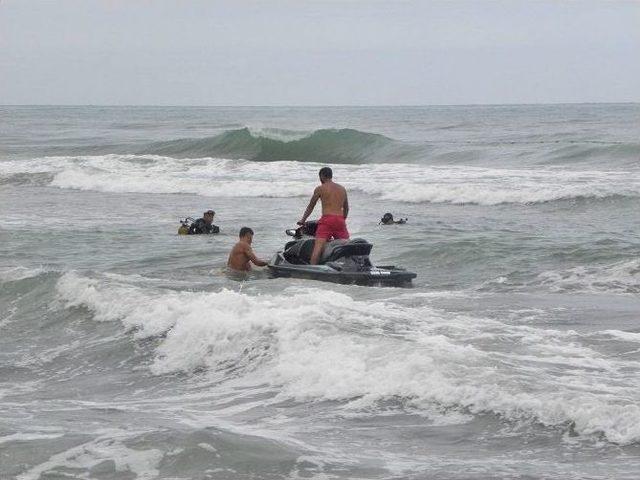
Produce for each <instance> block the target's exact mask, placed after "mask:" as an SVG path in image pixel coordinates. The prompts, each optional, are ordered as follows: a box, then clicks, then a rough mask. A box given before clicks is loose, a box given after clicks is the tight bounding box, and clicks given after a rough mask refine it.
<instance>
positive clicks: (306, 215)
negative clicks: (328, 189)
mask: <svg viewBox="0 0 640 480" xmlns="http://www.w3.org/2000/svg"><path fill="white" fill-rule="evenodd" d="M319 198H320V187H316V189H315V190H314V191H313V195H312V196H311V200H310V201H309V205H307V209H306V210H305V211H304V215H302V218H301V219H300V221H299V222H298V225H303V224H304V222H306V221H307V218H309V215H311V214H312V213H313V209H314V208H316V203H318V199H319Z"/></svg>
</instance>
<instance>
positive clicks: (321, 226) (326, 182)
mask: <svg viewBox="0 0 640 480" xmlns="http://www.w3.org/2000/svg"><path fill="white" fill-rule="evenodd" d="M319 175H320V185H319V186H317V187H316V189H315V190H314V191H313V196H312V197H311V201H310V202H309V205H308V206H307V209H306V210H305V211H304V215H303V216H302V218H301V219H300V221H299V222H298V225H304V222H305V221H306V220H307V218H308V217H309V215H311V214H312V213H313V209H314V208H315V206H316V203H317V202H318V199H320V201H321V203H322V217H320V220H319V221H318V228H317V229H316V241H315V244H314V245H313V253H312V254H311V265H317V264H318V259H319V258H320V255H321V254H322V250H323V249H324V244H325V243H327V241H328V240H329V239H331V238H334V239H345V240H348V239H349V232H348V230H347V223H346V220H347V215H349V200H348V199H347V190H346V189H345V188H344V187H343V186H342V185H340V184H338V183H335V182H334V181H333V171H332V170H331V169H330V168H329V167H323V168H321V169H320V173H319Z"/></svg>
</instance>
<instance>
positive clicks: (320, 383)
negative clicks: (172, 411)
mask: <svg viewBox="0 0 640 480" xmlns="http://www.w3.org/2000/svg"><path fill="white" fill-rule="evenodd" d="M58 291H59V294H60V296H61V297H62V299H63V300H64V301H65V302H66V303H67V305H69V306H83V307H85V308H88V309H90V310H91V311H93V312H94V317H95V318H96V319H97V320H101V321H104V320H111V321H115V320H119V321H121V322H123V324H125V325H127V326H128V327H129V328H135V329H136V331H137V332H138V333H136V335H138V336H140V335H142V336H144V335H150V334H154V333H156V334H157V333H162V332H166V335H165V336H164V337H163V338H162V340H161V341H160V343H159V345H158V347H157V350H156V358H155V361H154V364H153V366H152V371H153V373H155V374H158V375H162V374H165V373H170V372H174V371H185V372H190V371H193V370H195V369H199V368H201V367H207V368H208V369H209V371H210V372H212V374H213V373H215V374H216V375H220V374H224V372H225V371H226V369H227V368H228V367H232V370H233V376H234V378H236V379H238V378H240V380H238V381H241V382H248V385H254V386H255V385H258V384H264V383H267V384H269V385H271V388H274V389H276V391H277V392H278V395H277V397H276V401H279V400H283V399H287V398H295V399H297V400H299V401H314V400H318V399H329V400H339V401H342V402H346V403H345V404H344V405H345V408H351V409H353V408H355V409H359V408H375V406H376V405H377V403H378V402H379V401H383V400H388V399H392V398H402V399H405V401H407V402H409V403H410V404H411V405H413V406H414V407H415V408H419V409H423V410H424V411H425V412H428V411H430V410H433V408H434V405H435V406H443V407H445V408H453V409H454V410H457V411H459V412H460V411H461V412H470V413H473V414H476V413H481V412H491V413H494V414H496V415H500V416H503V417H505V418H507V419H512V420H528V421H535V422H539V423H541V424H544V425H549V426H561V425H568V424H570V425H572V428H573V429H574V430H575V431H576V432H578V433H581V434H604V435H605V436H606V438H607V439H608V440H609V441H612V442H617V443H622V444H626V443H633V442H638V441H640V407H639V406H638V404H639V403H640V397H639V396H638V395H639V394H638V392H640V383H639V380H638V378H639V376H638V370H639V369H640V366H639V365H638V364H637V362H634V361H631V360H626V359H621V358H611V357H609V356H606V355H604V354H600V353H599V352H598V351H597V350H594V349H593V348H592V347H590V346H589V345H588V343H587V342H586V341H584V342H583V337H582V336H581V335H580V334H579V333H577V332H573V331H558V330H552V329H540V328H532V327H527V326H514V325H510V324H508V323H502V322H500V321H498V320H491V319H486V318H479V317H467V316H461V315H459V314H452V313H446V312H443V311H439V310H436V309H433V308H432V307H430V306H429V304H428V300H427V299H424V301H423V302H420V301H416V302H415V303H414V304H413V305H412V306H400V305H398V304H391V303H387V302H361V301H357V300H354V299H353V298H351V297H350V296H348V295H345V294H340V293H336V292H333V291H329V290H320V289H313V288H297V289H291V290H287V291H285V292H284V293H285V294H284V295H277V296H271V295H261V296H249V295H244V294H240V293H237V292H233V291H228V290H223V291H220V292H167V291H162V290H160V289H157V288H142V287H140V286H139V285H131V284H127V283H126V282H124V281H114V280H112V279H103V280H98V279H92V278H87V277H83V276H79V275H77V274H73V273H68V274H65V275H64V276H63V277H62V278H61V279H60V281H59V284H58ZM417 298H421V297H417ZM609 338H610V341H612V342H615V341H619V340H618V339H616V338H613V337H609ZM221 372H222V373H221ZM238 376H240V377H238Z"/></svg>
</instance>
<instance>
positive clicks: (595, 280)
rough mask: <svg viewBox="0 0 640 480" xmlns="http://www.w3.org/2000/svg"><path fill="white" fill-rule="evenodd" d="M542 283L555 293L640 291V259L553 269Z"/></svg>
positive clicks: (542, 278) (539, 276) (543, 277)
mask: <svg viewBox="0 0 640 480" xmlns="http://www.w3.org/2000/svg"><path fill="white" fill-rule="evenodd" d="M538 282H540V283H541V284H542V285H545V286H546V287H548V288H549V289H551V290H552V291H555V292H585V293H618V294H637V293H640V260H639V259H634V260H626V261H622V262H616V263H612V264H605V265H591V266H578V267H573V268H569V269H566V270H551V271H547V272H543V273H541V274H540V275H538Z"/></svg>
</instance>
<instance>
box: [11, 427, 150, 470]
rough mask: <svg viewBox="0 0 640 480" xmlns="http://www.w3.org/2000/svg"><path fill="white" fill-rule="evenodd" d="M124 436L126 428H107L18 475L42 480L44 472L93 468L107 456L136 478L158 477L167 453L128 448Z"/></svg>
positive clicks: (117, 466)
mask: <svg viewBox="0 0 640 480" xmlns="http://www.w3.org/2000/svg"><path fill="white" fill-rule="evenodd" d="M122 438H124V437H123V434H122V432H119V431H111V432H105V434H104V435H103V436H101V437H99V438H98V439H96V440H93V441H91V442H87V443H84V444H81V445H78V446H76V447H73V448H70V449H68V450H65V451H63V452H61V453H58V454H55V455H53V456H51V457H50V458H49V459H48V460H47V461H45V462H43V463H41V464H39V465H37V466H35V467H33V468H31V469H29V470H27V471H26V472H24V473H22V474H20V475H18V477H17V479H18V480H38V479H39V478H42V476H43V475H46V476H47V477H49V476H50V475H51V474H55V473H58V472H59V470H61V469H62V470H63V471H64V469H69V468H71V469H81V470H89V469H91V468H92V467H95V466H97V465H99V464H101V463H102V462H104V461H107V460H111V461H112V462H113V464H114V470H115V472H117V473H121V474H124V473H132V474H134V478H136V480H150V479H153V478H157V477H158V474H159V472H158V465H159V464H160V461H161V460H162V456H163V454H162V452H161V451H160V450H156V449H149V450H136V449H132V448H128V447H127V446H125V445H124V444H123V443H122ZM47 474H48V475H47ZM63 476H66V475H63ZM82 478H84V476H83V477H82Z"/></svg>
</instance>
